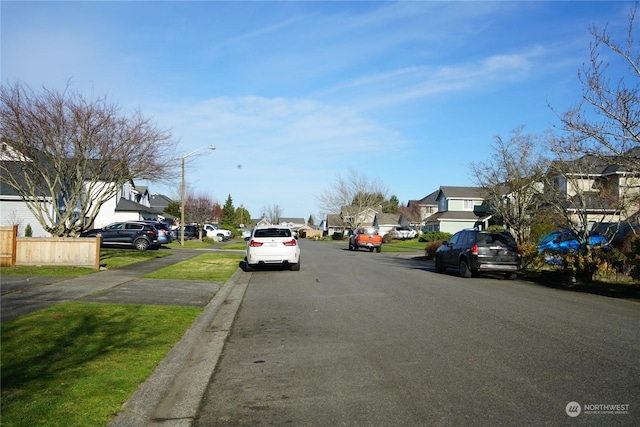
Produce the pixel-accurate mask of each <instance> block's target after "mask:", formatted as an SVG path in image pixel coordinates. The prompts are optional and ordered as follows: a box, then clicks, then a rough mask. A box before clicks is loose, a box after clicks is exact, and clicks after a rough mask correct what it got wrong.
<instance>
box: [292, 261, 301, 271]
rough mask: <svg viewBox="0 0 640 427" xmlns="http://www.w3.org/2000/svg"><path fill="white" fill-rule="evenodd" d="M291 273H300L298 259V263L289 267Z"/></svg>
mask: <svg viewBox="0 0 640 427" xmlns="http://www.w3.org/2000/svg"><path fill="white" fill-rule="evenodd" d="M291 271H300V259H298V262H297V263H296V264H293V265H292V266H291Z"/></svg>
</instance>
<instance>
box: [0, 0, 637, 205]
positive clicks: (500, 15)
mask: <svg viewBox="0 0 640 427" xmlns="http://www.w3.org/2000/svg"><path fill="white" fill-rule="evenodd" d="M632 5H633V4H632V3H631V2H610V1H609V2H555V1H547V2H542V1H533V2H505V1H501V2H477V1H476V2H462V1H442V2H431V1H411V2H409V1H403V2H342V1H340V2H338V1H336V2H306V1H305V2H303V1H287V2H242V1H240V2H217V1H200V2H175V1H171V2H169V1H167V2H163V1H157V2H156V1H139V2H119V1H115V2H11V1H2V2H1V3H0V8H1V9H0V12H1V27H2V28H1V37H2V40H1V49H2V50H1V60H2V62H1V69H0V72H1V79H2V83H7V82H15V81H21V82H23V83H26V84H29V85H30V86H32V87H34V88H38V87H41V86H43V85H44V86H47V87H53V88H64V87H65V86H66V84H67V82H68V81H69V80H70V81H71V88H72V89H73V90H77V91H80V92H82V93H83V94H84V95H91V94H95V95H96V96H98V95H105V94H106V95H108V96H109V99H110V100H111V101H113V102H116V103H118V104H119V105H120V106H122V107H123V108H125V109H127V110H129V111H131V110H135V109H138V108H139V109H140V110H141V111H142V113H143V114H144V115H145V116H147V117H151V118H153V119H154V120H155V121H156V123H157V124H158V126H159V127H161V128H165V129H171V130H172V132H173V135H174V137H175V138H176V140H177V141H178V144H179V145H178V147H177V152H178V153H182V154H186V153H189V152H191V151H193V150H195V149H198V148H199V147H203V146H206V145H209V144H213V145H215V146H216V147H217V149H216V150H215V151H214V152H209V153H208V154H206V153H205V152H204V151H203V152H202V153H203V154H202V155H198V156H197V158H195V159H194V160H195V161H193V162H192V163H191V164H190V165H189V167H188V168H187V171H186V180H187V183H188V185H189V187H190V188H191V189H192V190H193V191H194V192H195V193H196V194H206V195H209V196H210V197H211V198H212V199H214V200H216V201H218V202H220V203H221V204H223V203H224V202H225V200H226V198H227V196H228V195H229V194H230V195H231V197H232V199H233V202H234V205H235V206H236V207H238V206H240V205H243V206H244V207H245V208H247V209H248V210H249V212H250V213H251V214H252V216H253V217H258V216H259V215H260V213H261V211H262V209H263V208H264V207H267V206H273V205H278V206H280V208H281V209H282V213H283V216H286V217H304V218H308V217H309V215H311V214H313V215H314V216H315V217H316V218H318V216H319V215H320V214H321V213H322V209H321V207H320V206H318V203H317V195H318V194H320V193H321V192H323V191H324V190H325V189H326V188H328V187H330V186H331V184H332V183H334V182H335V181H336V177H337V176H338V175H339V174H340V175H342V176H347V174H348V171H349V170H350V169H354V170H356V171H357V172H358V173H359V174H360V175H365V176H366V177H368V178H369V179H371V180H374V179H376V180H379V181H381V182H382V183H383V184H384V185H385V186H386V187H387V188H388V189H389V194H394V195H396V196H397V197H398V198H399V200H400V202H401V203H404V204H406V203H407V201H408V200H411V199H420V198H422V197H424V196H426V195H427V194H429V193H431V192H432V191H434V190H436V189H438V188H439V187H440V186H442V185H451V186H457V185H461V186H465V185H473V177H472V176H471V175H470V174H469V168H468V164H469V163H470V162H476V161H482V160H486V159H487V156H488V153H489V152H488V150H489V146H490V145H491V144H492V142H493V140H494V136H495V135H501V136H503V137H508V136H509V133H510V132H511V130H513V129H514V128H516V127H518V126H519V125H525V126H526V128H525V131H526V132H528V133H542V132H543V131H544V130H545V129H548V128H550V127H552V126H554V125H557V124H558V120H557V117H556V115H555V113H554V112H553V111H552V110H551V109H550V108H549V105H552V106H553V107H554V108H556V109H557V110H559V111H563V110H565V109H567V108H568V107H569V106H570V105H572V104H574V103H575V102H576V101H578V100H579V99H580V96H581V89H580V85H579V82H578V79H577V71H578V69H579V68H580V67H581V66H582V64H583V63H584V62H586V61H587V60H588V55H589V44H590V42H591V41H592V37H591V36H590V34H589V32H588V29H589V26H590V25H596V26H598V27H600V28H603V27H604V26H605V25H608V29H609V31H610V32H611V34H612V35H613V36H614V37H616V38H617V39H618V40H620V41H622V40H623V37H624V36H625V31H626V29H627V15H628V11H629V8H630V7H631V6H632ZM194 157H196V156H194ZM137 184H139V185H149V187H150V190H151V191H152V192H153V191H155V192H161V193H164V194H167V195H169V196H177V194H179V193H178V189H179V182H176V183H175V185H173V186H161V185H159V184H156V183H145V182H137Z"/></svg>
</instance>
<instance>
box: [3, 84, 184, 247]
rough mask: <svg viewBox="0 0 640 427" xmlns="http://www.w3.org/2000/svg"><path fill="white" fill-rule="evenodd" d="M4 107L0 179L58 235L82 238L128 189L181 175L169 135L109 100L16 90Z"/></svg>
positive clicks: (6, 93) (11, 88)
mask: <svg viewBox="0 0 640 427" xmlns="http://www.w3.org/2000/svg"><path fill="white" fill-rule="evenodd" d="M0 101H1V103H0V140H1V141H2V162H0V172H1V176H0V179H2V180H3V182H4V183H6V184H7V185H9V186H11V187H12V188H14V189H15V190H16V191H17V192H18V194H19V195H20V196H21V197H22V198H23V200H24V201H25V203H26V204H27V206H28V208H29V210H30V211H31V212H32V213H33V214H34V216H35V217H36V218H37V219H38V221H39V222H40V224H41V225H42V226H43V228H44V229H45V230H47V231H48V232H49V233H51V234H52V235H54V236H70V235H75V234H77V233H79V232H81V231H82V230H83V229H84V228H86V227H87V226H89V224H91V223H92V222H93V220H94V219H95V217H96V215H97V214H98V212H99V210H100V207H101V206H102V205H103V204H104V203H105V202H106V201H107V200H109V199H111V198H112V197H114V196H116V195H117V194H118V192H119V191H120V189H121V188H122V185H123V184H124V183H126V182H131V181H133V180H134V179H149V180H155V181H159V180H165V179H170V178H172V177H174V176H177V169H176V168H175V166H176V162H175V158H176V155H175V153H174V148H175V142H174V141H173V140H172V137H171V133H170V132H169V131H165V130H160V129H158V128H157V127H156V125H155V124H154V123H152V122H151V120H149V119H147V118H145V117H144V116H143V115H142V114H141V113H140V112H134V113H133V114H131V115H129V116H125V115H124V114H123V113H122V112H121V110H120V108H119V107H118V106H116V105H114V104H111V103H109V102H108V101H107V99H106V98H105V97H100V98H96V99H87V98H85V97H84V96H82V95H81V94H79V93H72V92H70V91H69V90H65V91H62V92H59V91H56V90H49V89H46V88H43V89H42V90H41V91H40V92H35V91H33V90H32V89H31V88H29V87H28V86H25V85H22V84H20V83H17V84H13V85H3V86H2V87H1V89H0Z"/></svg>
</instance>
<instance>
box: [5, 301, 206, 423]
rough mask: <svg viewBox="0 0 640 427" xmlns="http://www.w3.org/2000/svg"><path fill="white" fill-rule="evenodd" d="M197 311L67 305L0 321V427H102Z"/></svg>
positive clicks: (167, 349) (151, 307)
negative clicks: (0, 345)
mask: <svg viewBox="0 0 640 427" xmlns="http://www.w3.org/2000/svg"><path fill="white" fill-rule="evenodd" d="M201 311H202V308H199V307H166V306H143V305H124V304H101V303H77V302H67V303H62V304H58V305H55V306H53V307H49V308H46V309H43V310H39V311H37V312H34V313H31V314H28V315H25V316H22V317H20V318H17V319H15V320H12V321H9V322H4V323H2V324H1V325H0V333H1V344H2V361H1V364H0V366H1V381H2V388H1V390H2V399H1V412H2V425H3V426H5V427H13V426H25V427H26V426H54V427H55V426H65V427H68V426H87V425H96V426H97V425H106V424H107V423H108V422H109V420H110V419H111V418H112V416H113V414H115V413H117V412H118V411H119V410H120V408H121V406H122V404H123V403H124V402H125V401H126V400H127V399H128V398H129V397H130V396H131V395H132V394H133V392H134V391H135V390H136V389H137V387H138V386H139V384H140V383H141V382H143V381H144V380H145V379H146V378H147V377H149V375H150V374H151V373H152V372H153V369H154V368H155V367H156V366H157V364H158V363H159V362H160V361H161V360H162V359H163V358H164V357H165V355H166V354H167V353H168V351H169V350H170V349H171V348H172V347H173V345H174V344H175V343H176V342H177V341H179V340H180V338H181V337H182V336H183V334H184V332H185V330H186V329H187V328H188V327H189V326H190V325H191V324H192V323H193V321H194V320H195V319H196V317H197V316H198V315H199V314H200V312H201Z"/></svg>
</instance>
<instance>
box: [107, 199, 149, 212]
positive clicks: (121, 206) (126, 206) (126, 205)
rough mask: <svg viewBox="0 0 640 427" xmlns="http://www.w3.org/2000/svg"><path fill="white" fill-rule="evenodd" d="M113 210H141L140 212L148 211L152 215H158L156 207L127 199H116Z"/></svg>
mask: <svg viewBox="0 0 640 427" xmlns="http://www.w3.org/2000/svg"><path fill="white" fill-rule="evenodd" d="M115 211H116V212H141V213H148V214H152V215H158V211H157V209H153V208H150V207H147V206H144V205H141V204H140V203H136V202H134V201H132V200H127V199H120V200H118V203H116V209H115Z"/></svg>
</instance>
